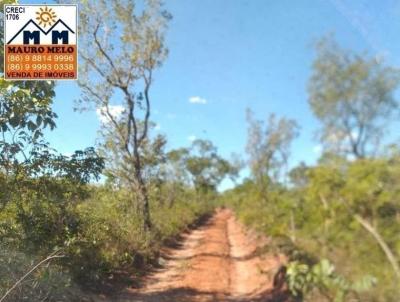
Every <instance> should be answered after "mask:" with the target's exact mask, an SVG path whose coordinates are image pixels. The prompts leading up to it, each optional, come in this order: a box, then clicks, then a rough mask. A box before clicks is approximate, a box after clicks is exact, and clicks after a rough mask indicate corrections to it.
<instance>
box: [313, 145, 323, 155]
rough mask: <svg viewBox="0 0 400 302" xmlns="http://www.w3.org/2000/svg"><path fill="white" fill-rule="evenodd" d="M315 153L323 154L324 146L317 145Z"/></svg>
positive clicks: (314, 149)
mask: <svg viewBox="0 0 400 302" xmlns="http://www.w3.org/2000/svg"><path fill="white" fill-rule="evenodd" d="M313 152H314V153H316V154H321V152H322V145H316V146H314V148H313Z"/></svg>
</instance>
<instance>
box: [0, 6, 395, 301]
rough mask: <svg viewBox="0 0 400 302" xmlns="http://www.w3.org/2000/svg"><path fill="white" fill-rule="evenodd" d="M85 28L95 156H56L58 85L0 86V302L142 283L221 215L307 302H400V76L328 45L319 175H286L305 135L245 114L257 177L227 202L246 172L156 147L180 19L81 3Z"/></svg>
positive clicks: (200, 143)
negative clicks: (127, 280)
mask: <svg viewBox="0 0 400 302" xmlns="http://www.w3.org/2000/svg"><path fill="white" fill-rule="evenodd" d="M5 2H7V3H14V1H1V2H0V9H3V6H2V4H3V3H5ZM93 6H96V9H94V8H93ZM137 11H139V12H137ZM80 14H81V15H80V20H81V24H80V27H81V28H80V32H81V39H82V43H81V47H80V48H81V49H82V53H81V54H80V57H81V60H82V64H81V67H82V70H81V75H82V77H81V79H80V81H79V85H80V87H81V91H82V97H81V99H80V101H79V103H78V104H77V109H82V110H86V109H93V108H94V109H95V110H97V112H100V113H101V114H102V115H103V117H104V119H103V124H102V127H101V131H100V135H99V144H98V145H97V146H88V148H87V149H85V150H78V151H76V152H75V153H74V154H73V155H71V156H65V155H63V154H60V153H59V152H57V150H54V148H52V146H50V144H49V143H48V142H47V141H46V137H45V132H46V131H51V130H54V129H56V123H57V114H56V113H55V112H53V109H52V102H53V100H54V98H55V84H54V83H52V82H43V81H42V82H25V81H18V82H6V81H4V80H2V79H0V272H1V274H0V301H1V302H2V301H80V299H82V297H84V296H85V295H86V293H83V292H82V288H81V285H86V289H87V288H90V286H91V285H93V284H97V283H98V282H104V280H106V279H110V278H114V277H115V276H118V275H119V274H121V272H125V273H128V274H130V275H135V274H136V275H139V274H141V273H143V272H144V271H145V270H146V268H148V267H149V265H153V264H155V263H156V261H157V258H158V253H159V251H160V247H161V246H162V245H163V244H166V243H167V242H168V241H169V240H172V239H173V238H175V237H176V236H177V235H178V234H179V233H181V232H182V231H183V230H185V229H187V228H188V227H189V226H190V225H191V224H193V223H195V222H196V220H198V219H199V218H201V217H202V216H203V215H205V214H207V213H209V212H210V211H212V210H213V208H214V207H215V206H216V205H220V204H221V203H222V204H224V205H225V206H229V207H232V208H234V209H235V211H236V212H237V215H238V217H239V218H240V219H241V220H242V221H243V222H244V223H245V224H247V225H249V226H251V227H252V228H254V229H256V230H257V231H259V232H261V233H265V234H266V235H267V236H269V237H271V240H272V241H271V242H272V246H269V248H270V249H271V248H276V251H277V252H283V253H285V254H286V255H287V256H288V260H289V263H288V265H287V276H286V277H287V283H288V286H289V288H290V290H291V291H292V293H293V295H294V296H296V297H299V299H305V300H307V301H398V300H399V297H400V286H399V284H400V262H399V261H400V197H399V196H400V195H399V193H400V184H399V181H398V179H399V178H400V148H399V146H398V144H396V143H393V142H390V141H388V137H386V136H384V133H385V130H386V126H387V122H388V121H389V120H390V119H391V118H393V117H396V116H397V114H398V106H399V104H398V102H397V100H396V99H395V97H394V95H395V91H396V89H397V87H398V84H399V72H398V70H396V69H394V68H391V67H389V66H386V65H384V63H383V62H380V61H377V60H375V59H374V58H369V57H368V56H366V55H358V54H355V53H352V52H350V51H347V50H342V49H341V48H340V47H339V46H338V45H336V44H335V42H334V41H333V40H332V39H331V38H326V39H323V40H321V41H320V42H319V43H318V44H317V47H316V49H317V56H316V59H315V61H314V64H313V74H312V77H311V78H310V80H309V104H310V107H311V110H312V111H313V113H314V114H315V116H316V118H317V119H318V120H319V121H320V125H321V127H320V131H319V132H318V138H319V139H320V143H321V146H322V148H323V151H324V152H323V154H322V155H321V157H320V158H319V161H318V162H317V163H316V164H315V165H312V166H311V165H306V164H304V163H302V164H300V165H298V166H297V167H292V168H291V169H289V162H290V160H289V159H290V155H291V143H292V142H293V140H295V139H296V138H297V137H298V135H299V133H300V131H301V129H300V127H299V125H298V123H297V122H296V121H294V120H291V119H287V118H284V117H283V118H278V117H277V116H275V115H270V116H269V117H268V118H267V120H266V122H264V121H259V120H257V118H256V117H255V116H254V114H253V113H252V112H251V110H249V111H248V112H247V116H248V129H249V131H248V146H247V158H248V167H249V168H250V171H251V176H250V177H249V178H248V179H246V180H244V181H243V183H242V184H240V185H238V186H237V187H235V188H234V189H232V190H229V191H227V192H224V193H223V194H219V193H218V186H219V184H220V183H221V181H222V180H223V179H224V178H225V177H228V176H229V177H235V176H237V174H238V167H237V166H238V165H234V164H232V163H230V162H229V161H227V160H225V159H223V158H222V157H221V156H220V155H219V154H218V152H217V149H216V147H215V146H214V145H213V143H212V142H210V141H207V140H196V141H194V142H193V144H192V146H190V147H188V148H180V149H175V150H166V145H167V137H165V136H163V135H156V134H155V133H156V132H155V131H153V126H154V125H153V124H152V122H151V115H150V113H151V97H150V96H151V93H150V91H151V87H152V83H153V74H154V71H155V70H156V69H157V68H159V67H160V66H161V65H162V63H163V61H164V60H165V59H166V56H167V48H166V46H165V41H164V34H165V31H166V29H167V25H168V22H169V20H170V18H171V16H170V15H169V14H168V13H167V12H165V11H164V9H163V6H162V5H161V4H160V2H159V1H157V0H149V1H147V5H146V6H145V7H144V8H141V9H140V10H137V9H136V7H135V5H134V2H133V1H128V0H119V1H113V2H112V7H111V8H110V7H109V2H107V1H105V0H100V1H82V3H81V9H80ZM117 33H118V34H117ZM2 34H3V33H1V36H0V40H1V43H4V41H3V36H2ZM85 45H86V46H87V45H91V46H93V47H95V51H94V52H91V53H85V50H89V49H93V47H85ZM115 45H117V46H122V45H123V47H115ZM0 52H1V53H0V54H1V55H0V56H1V58H0V64H3V53H2V52H3V47H1V48H0ZM127 62H128V63H127ZM1 69H3V66H1ZM116 108H120V109H121V110H120V111H119V114H115V109H116ZM217 201H218V202H217ZM32 269H33V270H32ZM26 273H28V274H27V275H25V274H26ZM21 277H22V278H21ZM18 280H20V281H21V282H19V281H18ZM77 284H79V285H80V286H77ZM2 297H4V300H3V298H2ZM350 299H352V300H350Z"/></svg>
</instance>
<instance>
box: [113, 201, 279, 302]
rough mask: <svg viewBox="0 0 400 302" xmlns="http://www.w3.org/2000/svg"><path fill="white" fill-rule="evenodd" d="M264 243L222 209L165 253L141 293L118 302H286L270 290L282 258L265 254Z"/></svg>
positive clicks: (129, 292)
mask: <svg viewBox="0 0 400 302" xmlns="http://www.w3.org/2000/svg"><path fill="white" fill-rule="evenodd" d="M265 244H266V241H265V240H262V239H260V238H259V237H257V236H255V235H252V234H250V233H248V232H246V231H245V230H244V228H243V227H242V226H241V224H240V223H238V222H237V221H236V219H235V217H234V215H233V214H232V212H231V211H230V210H227V209H220V210H217V211H216V212H215V214H214V215H213V216H212V217H211V218H210V219H209V220H208V221H207V222H206V223H205V224H203V225H202V226H200V227H199V228H197V229H195V230H193V231H192V232H190V233H188V234H186V235H184V239H183V242H182V245H181V246H179V247H178V248H174V249H169V250H168V251H166V253H165V255H164V262H165V264H164V265H163V268H162V269H159V270H157V271H155V272H154V273H153V274H151V275H150V276H148V277H147V278H146V280H145V281H144V285H143V287H141V288H139V289H128V290H126V291H125V292H124V293H123V294H122V295H120V296H119V297H118V298H117V299H116V300H115V301H121V302H122V301H124V302H128V301H137V302H164V301H168V302H181V301H182V302H192V301H193V302H197V301H200V302H203V301H207V302H208V301H213V302H219V301H229V302H239V301H243V302H250V301H254V302H256V301H257V302H261V301H286V299H285V297H284V296H283V294H281V293H279V290H276V289H274V288H273V286H272V283H273V282H272V280H273V276H274V274H275V273H276V271H277V270H278V269H279V267H280V266H281V265H282V263H283V262H284V258H283V257H282V256H279V255H273V254H270V253H264V254H261V255H260V253H259V252H258V251H259V249H258V248H259V247H261V246H263V245H265Z"/></svg>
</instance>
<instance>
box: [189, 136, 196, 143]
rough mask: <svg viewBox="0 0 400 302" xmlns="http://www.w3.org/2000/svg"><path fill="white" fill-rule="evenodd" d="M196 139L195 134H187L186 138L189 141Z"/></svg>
mask: <svg viewBox="0 0 400 302" xmlns="http://www.w3.org/2000/svg"><path fill="white" fill-rule="evenodd" d="M196 139H197V136H196V135H189V136H188V140H189V141H190V142H193V141H195V140H196Z"/></svg>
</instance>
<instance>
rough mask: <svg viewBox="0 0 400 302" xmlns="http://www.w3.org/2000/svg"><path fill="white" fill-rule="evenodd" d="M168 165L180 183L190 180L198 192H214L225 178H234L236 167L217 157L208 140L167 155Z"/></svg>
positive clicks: (196, 142) (196, 141)
mask: <svg viewBox="0 0 400 302" xmlns="http://www.w3.org/2000/svg"><path fill="white" fill-rule="evenodd" d="M168 158H169V161H170V163H171V164H172V166H173V167H175V170H176V169H177V171H176V172H175V173H174V174H175V175H178V176H179V178H180V179H181V180H182V181H185V180H190V181H191V182H192V184H193V185H194V187H195V189H196V191H198V192H210V191H211V192H215V191H216V190H217V187H218V185H219V184H220V183H221V181H222V180H223V179H224V178H225V177H226V176H230V177H231V178H234V177H236V175H237V173H238V169H237V167H235V166H234V165H232V164H231V163H229V161H227V160H226V159H224V158H222V157H221V156H220V155H218V152H217V148H216V147H215V146H214V145H213V144H212V142H211V141H209V140H201V139H197V140H195V141H193V143H192V146H191V147H190V148H181V149H178V150H172V151H170V152H169V153H168Z"/></svg>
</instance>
